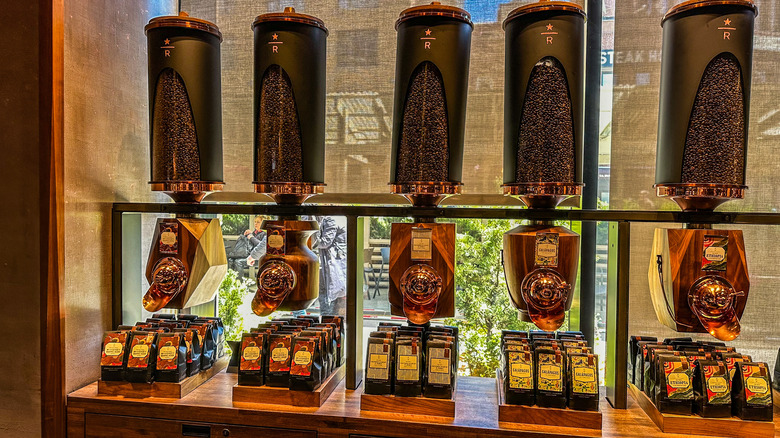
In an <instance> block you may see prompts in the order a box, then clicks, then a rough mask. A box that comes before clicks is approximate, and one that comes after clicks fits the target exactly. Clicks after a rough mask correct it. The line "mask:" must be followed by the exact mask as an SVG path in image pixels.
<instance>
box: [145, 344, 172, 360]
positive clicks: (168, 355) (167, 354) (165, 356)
mask: <svg viewBox="0 0 780 438" xmlns="http://www.w3.org/2000/svg"><path fill="white" fill-rule="evenodd" d="M136 347H137V345H136ZM159 357H160V359H162V360H171V359H173V358H174V357H176V347H174V346H173V345H166V346H165V347H162V348H160V354H159Z"/></svg>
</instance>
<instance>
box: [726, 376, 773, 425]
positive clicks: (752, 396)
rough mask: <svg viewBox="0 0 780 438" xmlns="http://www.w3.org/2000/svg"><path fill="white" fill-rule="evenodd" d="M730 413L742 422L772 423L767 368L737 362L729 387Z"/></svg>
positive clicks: (771, 403)
mask: <svg viewBox="0 0 780 438" xmlns="http://www.w3.org/2000/svg"><path fill="white" fill-rule="evenodd" d="M731 400H732V405H731V406H732V413H733V414H734V416H736V417H739V418H741V419H742V420H751V421H772V415H773V410H774V405H773V400H772V385H771V380H770V378H769V366H768V365H767V364H765V363H763V362H738V363H737V364H736V372H735V373H734V380H733V382H732V385H731Z"/></svg>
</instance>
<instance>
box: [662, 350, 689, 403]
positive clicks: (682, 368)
mask: <svg viewBox="0 0 780 438" xmlns="http://www.w3.org/2000/svg"><path fill="white" fill-rule="evenodd" d="M663 365H664V380H665V381H666V385H665V386H666V398H669V399H674V400H691V399H693V382H692V379H691V371H692V368H690V367H689V366H688V362H687V361H686V362H685V363H683V362H677V361H673V360H670V361H667V362H664V364H663Z"/></svg>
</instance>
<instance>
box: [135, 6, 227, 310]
mask: <svg viewBox="0 0 780 438" xmlns="http://www.w3.org/2000/svg"><path fill="white" fill-rule="evenodd" d="M145 31H146V37H147V43H148V54H149V65H148V67H149V122H150V126H151V128H150V144H151V154H150V159H151V171H152V180H151V182H150V184H151V187H152V190H153V191H162V192H165V193H166V194H168V195H169V196H170V197H171V198H172V199H173V200H174V201H175V202H177V203H198V202H200V201H201V199H203V197H204V196H205V195H206V193H208V192H211V191H215V190H222V186H223V182H222V104H221V102H222V96H221V86H220V50H219V47H220V43H221V41H222V34H221V33H220V32H219V29H218V28H217V26H216V25H214V24H213V23H210V22H208V21H205V20H200V19H197V18H193V17H190V16H188V15H187V14H186V13H184V12H182V13H180V14H179V15H178V16H167V17H157V18H153V19H152V20H151V21H149V24H147V25H146V27H145ZM226 273H227V258H226V256H225V246H224V243H223V240H222V229H221V227H220V225H219V219H200V218H196V217H194V216H193V215H177V217H176V218H160V219H157V224H156V225H155V230H154V237H153V238H152V245H151V249H150V251H149V259H148V261H147V264H146V279H147V281H148V282H149V285H150V286H149V290H148V291H147V292H146V295H144V297H143V306H144V308H145V309H146V310H147V311H149V312H156V311H158V310H160V309H162V308H163V307H167V308H172V309H183V308H187V307H192V306H196V305H198V304H203V303H206V302H209V301H211V300H213V299H214V297H215V295H216V293H217V290H218V288H219V285H220V283H221V282H222V279H223V278H224V276H225V274H226Z"/></svg>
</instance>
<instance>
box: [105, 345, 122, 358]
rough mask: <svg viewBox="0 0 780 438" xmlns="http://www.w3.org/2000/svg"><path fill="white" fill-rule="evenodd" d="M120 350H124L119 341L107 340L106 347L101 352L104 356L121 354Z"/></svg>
mask: <svg viewBox="0 0 780 438" xmlns="http://www.w3.org/2000/svg"><path fill="white" fill-rule="evenodd" d="M122 350H124V346H122V344H120V343H119V342H109V343H108V344H106V348H104V349H103V353H105V354H106V356H119V355H120V354H122Z"/></svg>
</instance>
